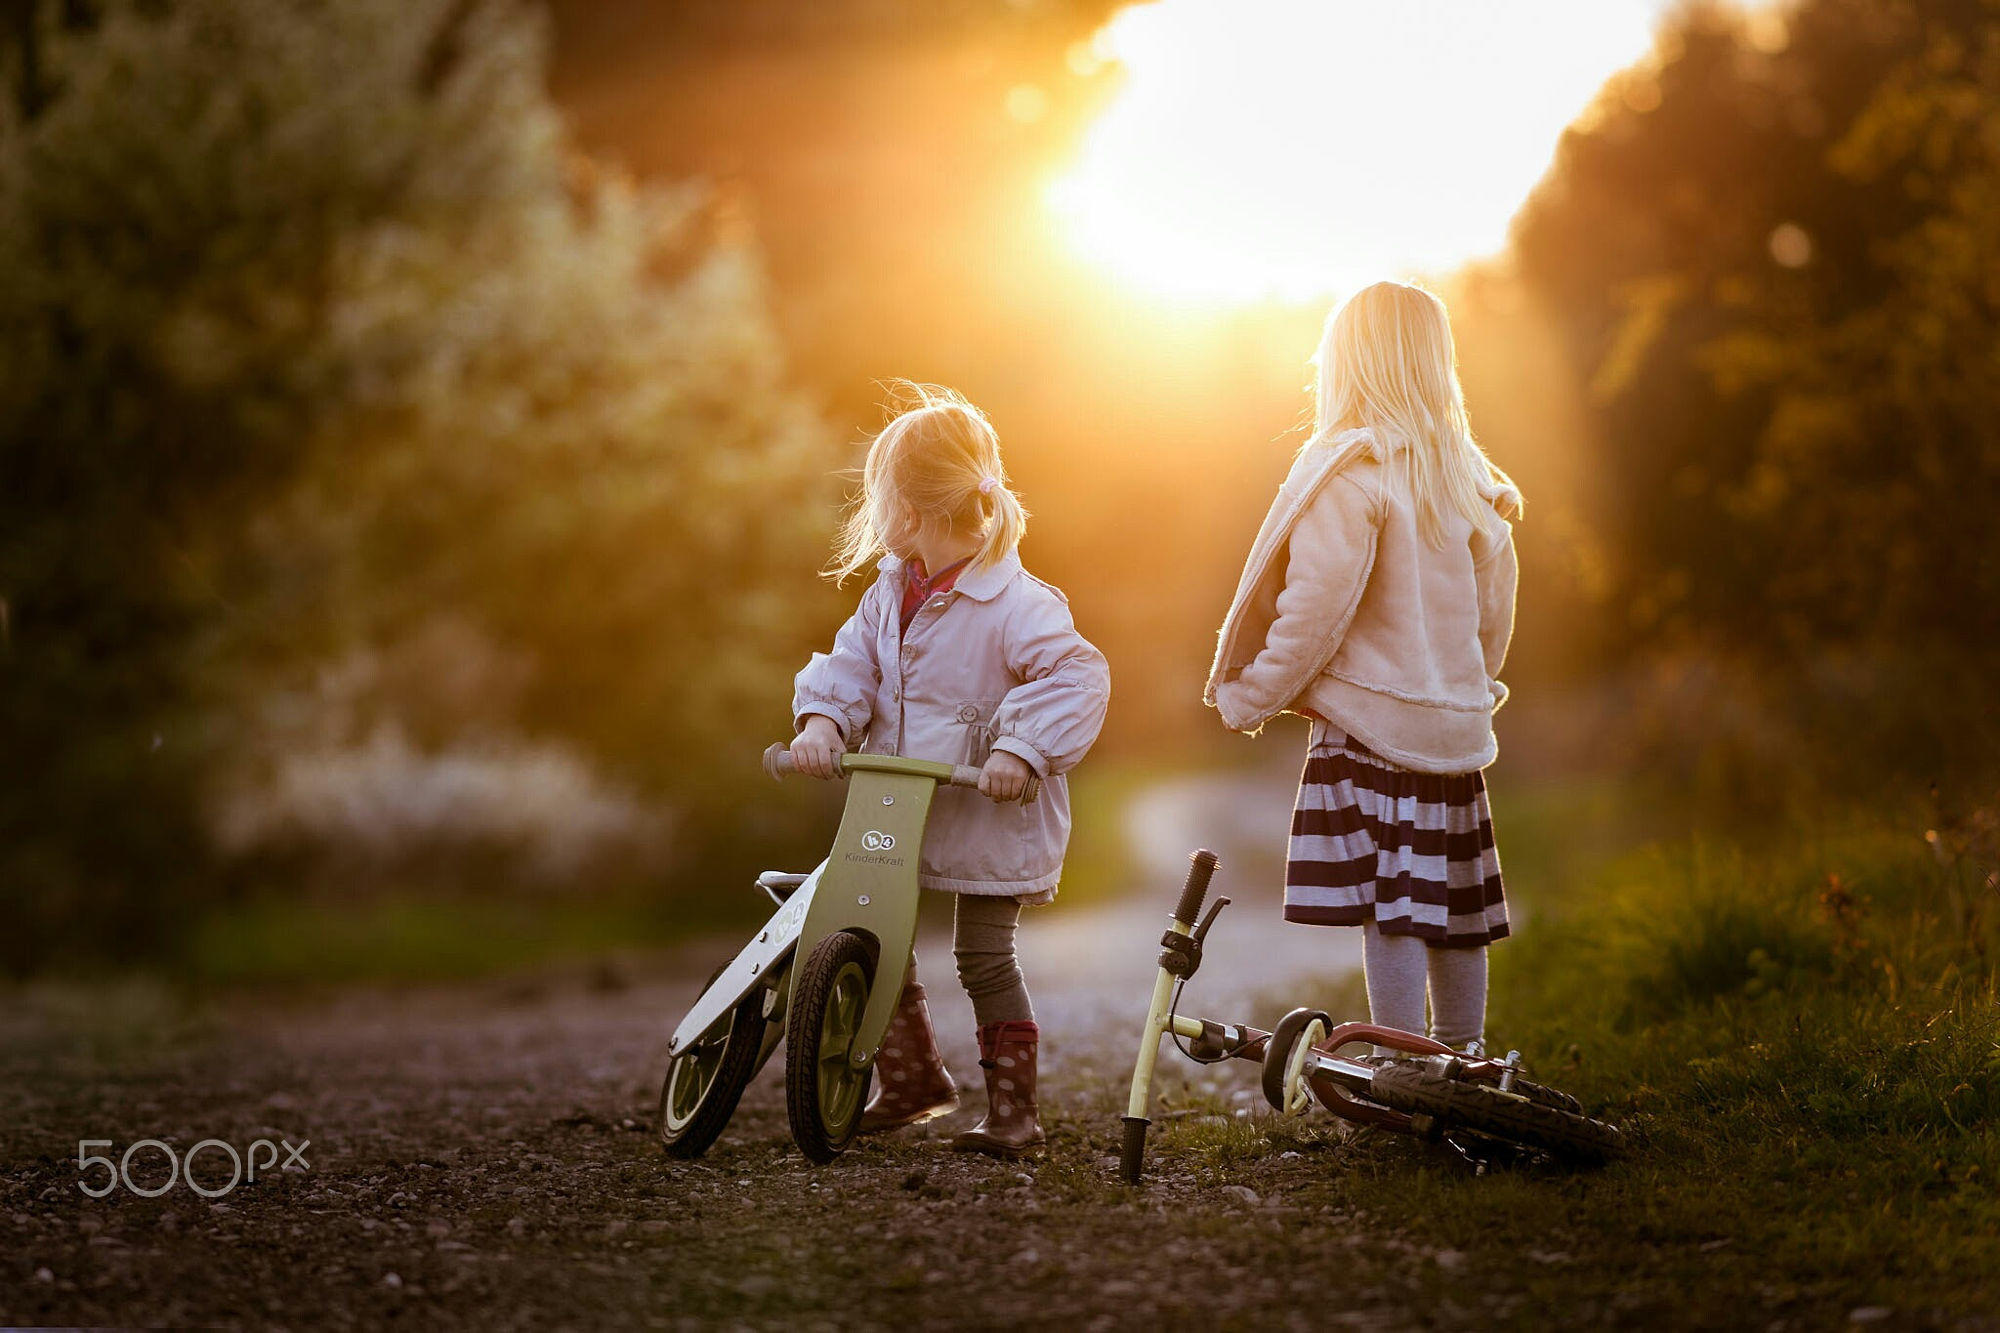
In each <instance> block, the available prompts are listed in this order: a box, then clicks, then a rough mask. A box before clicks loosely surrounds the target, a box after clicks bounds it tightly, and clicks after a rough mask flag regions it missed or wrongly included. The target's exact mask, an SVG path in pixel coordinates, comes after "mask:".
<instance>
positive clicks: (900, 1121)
mask: <svg viewBox="0 0 2000 1333" xmlns="http://www.w3.org/2000/svg"><path fill="white" fill-rule="evenodd" d="M957 1109H958V1085H957V1084H956V1083H953V1082H952V1081H951V1071H950V1070H948V1069H946V1068H945V1067H944V1056H942V1055H941V1054H939V1053H938V1047H937V1036H936V1034H934V1033H933V1032H932V1030H931V1010H930V1006H929V1005H928V1004H926V1003H924V988H923V987H922V986H920V985H918V984H917V974H916V971H915V969H914V968H913V969H912V970H911V972H910V976H909V979H908V980H907V981H905V982H904V983H903V994H902V997H901V998H900V999H899V1000H897V1002H896V1014H895V1017H893V1018H891V1019H890V1020H889V1031H888V1032H887V1033H886V1034H884V1036H883V1038H882V1049H881V1050H880V1051H879V1052H877V1053H876V1056H875V1095H874V1096H873V1097H871V1098H870V1099H869V1101H868V1105H867V1106H866V1107H864V1108H863V1109H862V1112H861V1123H860V1124H859V1125H857V1126H856V1127H855V1133H857V1134H880V1133H883V1132H885V1131H887V1130H891V1129H901V1128H903V1127H904V1126H905V1125H920V1124H922V1123H923V1122H924V1121H926V1120H931V1119H935V1118H936V1117H938V1116H941V1115H948V1114H950V1113H951V1112H953V1111H956V1110H957Z"/></svg>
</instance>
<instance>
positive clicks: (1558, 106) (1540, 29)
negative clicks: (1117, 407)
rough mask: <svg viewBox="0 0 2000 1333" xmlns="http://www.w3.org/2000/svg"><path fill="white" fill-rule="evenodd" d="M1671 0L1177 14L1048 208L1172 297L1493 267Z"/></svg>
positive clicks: (1137, 62)
mask: <svg viewBox="0 0 2000 1333" xmlns="http://www.w3.org/2000/svg"><path fill="white" fill-rule="evenodd" d="M1659 9H1660V5H1659V3H1658V0H1229V2H1228V3H1224V0H1159V2H1158V3H1155V4H1150V5H1142V6H1138V7H1135V8H1131V9H1127V10H1125V11H1123V12H1122V13H1121V14H1120V15H1119V16H1118V17H1117V18H1116V19H1114V20H1113V21H1112V22H1111V23H1110V24H1109V25H1108V26H1107V27H1106V28H1105V29H1104V30H1103V31H1102V32H1100V33H1099V34H1098V36H1097V38H1096V40H1095V41H1094V42H1093V44H1092V46H1091V48H1090V54H1092V55H1093V56H1095V57H1096V58H1098V59H1104V60H1112V61H1116V62H1118V64H1119V65H1120V66H1122V68H1123V70H1124V80H1125V81H1124V84H1123V86H1122V87H1121V88H1120V90H1119V91H1118V93H1117V94H1116V95H1115V97H1114V99H1113V101H1112V103H1111V105H1110V106H1109V107H1108V108H1107V109H1106V110H1105V112H1104V114H1103V116H1102V118H1101V119H1100V120H1099V121H1098V122H1097V123H1096V124H1095V125H1094V126H1092V127H1091V129H1090V131H1089V132H1088V134H1087V136H1086V137H1085V140H1084V143H1083V147H1082V151H1081V153H1080V154H1079V156H1078V159H1077V161H1076V163H1075V165H1074V167H1073V168H1072V169H1071V170H1070V171H1069V172H1068V173H1067V174H1065V175H1064V176H1063V177H1062V178H1061V179H1060V180H1058V181H1057V182H1056V183H1055V184H1054V185H1053V186H1051V187H1050V192H1049V204H1050V206H1051V207H1052V208H1053V209H1054V211H1055V212H1056V213H1057V214H1058V215H1059V216H1060V217H1061V218H1062V219H1063V222H1064V225H1065V229H1066V231H1067V233H1068V235H1069V238H1070V240H1071V242H1072V243H1073V244H1074V245H1075V246H1076V247H1077V248H1078V249H1079V250H1080V251H1081V252H1082V253H1083V254H1085V255H1087V256H1089V257H1090V258H1091V259H1092V260H1094V261H1095V262H1097V263H1098V264H1100V265H1101V266H1103V267H1104V268H1105V269H1107V270H1108V271H1110V272H1111V273H1113V274H1115V275H1116V276H1118V277H1119V278H1121V279H1123V280H1125V281H1127V282H1130V283H1132V284H1135V285H1137V286H1139V287H1142V288H1144V289H1146V290H1149V291H1152V292H1155V293H1157V294H1160V295H1164V296H1169V297H1175V298H1185V299H1195V300H1221V301H1248V300H1256V299H1260V298H1265V297H1277V298H1280V299H1288V300H1305V299H1310V298H1314V297H1324V296H1327V295H1335V294H1340V293H1343V292H1346V291H1350V290H1352V289H1353V288H1355V287H1358V286H1360V285H1361V284H1362V283H1365V282H1367V281H1371V280H1373V279H1375V278H1377V277H1382V276H1396V275H1409V274H1414V273H1418V272H1436V271H1440V270H1443V269H1448V268H1452V267H1455V266H1457V265H1458V264H1461V263H1463V262H1464V261H1466V260H1468V259H1472V258H1476V257H1478V256H1480V255H1483V254H1489V253H1491V252H1493V251H1495V250H1497V249H1499V248H1500V246H1501V245H1502V243H1503V242H1504V241H1505V239H1506V234H1507V223H1508V219H1509V218H1511V217H1512V216H1513V214H1514V212H1515V210H1516V209H1517V208H1519V207H1520V204H1521V201H1522V200H1523V199H1524V198H1526V196H1527V194H1528V191H1529V189H1530V188H1531V187H1532V186H1533V185H1534V183H1535V181H1536V179H1537V178H1538V177H1540V175H1541V174H1542V172H1543V170H1544V169H1545V168H1546V167H1547V165H1548V162H1549V158H1550V155H1551V153H1552V152H1553V151H1554V149H1555V145H1556V140H1557V137H1558V136H1559V135H1560V134H1561V132H1562V129H1563V127H1564V126H1565V125H1566V124H1568V123H1569V122H1570V121H1571V120H1572V119H1574V118H1575V116H1576V115H1577V113H1578V112H1580V111H1582V110H1583V108H1584V106H1585V105H1586V104H1587V103H1588V102H1589V100H1590V98H1591V95H1592V94H1593V93H1594V92H1595V91H1596V90H1597V88H1598V86H1599V85H1600V84H1601V83H1603V81H1604V79H1605V78H1606V77H1607V76H1609V75H1610V74H1611V73H1612V72H1613V71H1614V70H1616V69H1618V68H1619V67H1620V66H1622V65H1625V64H1628V63H1630V62H1631V61H1633V60H1634V59H1636V58H1638V57H1639V56H1640V55H1642V54H1644V53H1645V51H1646V50H1647V48H1648V46H1649V44H1650V41H1651V34H1652V28H1653V23H1654V20H1655V19H1656V17H1657V15H1658V12H1659Z"/></svg>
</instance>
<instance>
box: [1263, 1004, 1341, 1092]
mask: <svg viewBox="0 0 2000 1333" xmlns="http://www.w3.org/2000/svg"><path fill="white" fill-rule="evenodd" d="M1314 1019H1318V1020H1319V1022H1320V1024H1321V1026H1322V1027H1324V1028H1325V1029H1326V1030H1327V1031H1329V1032H1331V1031H1332V1030H1333V1020H1332V1019H1331V1018H1329V1017H1327V1013H1326V1010H1324V1009H1294V1010H1292V1012H1290V1013H1289V1014H1286V1015H1285V1016H1284V1017H1283V1018H1281V1019H1279V1020H1278V1026H1277V1027H1276V1028H1275V1029H1274V1030H1273V1031H1272V1033H1271V1040H1270V1041H1268V1042H1266V1043H1265V1044H1264V1100H1265V1101H1267V1102H1269V1103H1270V1104H1271V1105H1272V1106H1273V1107H1275V1108H1276V1109H1278V1110H1280V1111H1282V1110H1284V1109H1285V1066H1286V1065H1287V1064H1290V1063H1291V1059H1292V1047H1294V1046H1296V1045H1297V1044H1298V1040H1299V1036H1300V1034H1301V1033H1303V1032H1304V1031H1305V1030H1306V1027H1307V1025H1309V1024H1310V1023H1311V1022H1312V1021H1313V1020H1314Z"/></svg>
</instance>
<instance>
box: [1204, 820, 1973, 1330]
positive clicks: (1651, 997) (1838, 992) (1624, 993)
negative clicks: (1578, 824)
mask: <svg viewBox="0 0 2000 1333" xmlns="http://www.w3.org/2000/svg"><path fill="white" fill-rule="evenodd" d="M1556 808H1558V807H1557V806H1555V805H1549V806H1548V807H1547V809H1548V810H1553V809H1556ZM1515 813H1516V814H1517V816H1518V818H1517V820H1516V824H1517V825H1518V828H1517V830H1516V831H1518V832H1519V833H1520V835H1521V836H1519V837H1517V838H1515V839H1514V840H1513V841H1511V842H1510V841H1508V840H1507V836H1508V835H1507V831H1505V830H1503V833H1502V838H1503V841H1502V850H1503V853H1504V854H1505V855H1506V856H1507V857H1508V858H1509V859H1508V870H1509V881H1510V886H1518V888H1510V892H1518V893H1519V896H1520V898H1521V901H1522V906H1523V907H1524V908H1525V909H1526V911H1525V913H1524V916H1525V918H1526V919H1525V921H1524V923H1523V928H1522V929H1521V931H1520V932H1519V934H1518V936H1517V937H1516V938H1515V939H1514V940H1511V941H1509V942H1507V943H1505V944H1503V945H1501V946H1499V947H1497V948H1495V949H1494V951H1493V955H1492V961H1493V990H1492V1008H1491V1014H1490V1019H1489V1023H1488V1031H1489V1034H1490V1035H1491V1037H1492V1039H1493V1041H1494V1042H1495V1044H1496V1045H1498V1046H1500V1047H1501V1048H1502V1049H1504V1048H1505V1047H1507V1046H1518V1047H1519V1048H1520V1049H1521V1050H1522V1051H1523V1052H1524V1053H1525V1055H1526V1056H1527V1058H1528V1061H1529V1064H1530V1065H1531V1066H1532V1067H1533V1068H1534V1069H1535V1070H1537V1071H1538V1076H1539V1077H1541V1078H1543V1079H1544V1080H1545V1081H1548V1082H1552V1083H1554V1084H1556V1085H1557V1086H1560V1087H1563V1088H1565V1089H1567V1090H1569V1091H1571V1092H1574V1093H1576V1094H1577V1095H1578V1096H1580V1097H1581V1098H1583V1099H1584V1101H1585V1103H1586V1104H1587V1105H1589V1106H1591V1107H1593V1108H1596V1109H1597V1110H1599V1111H1601V1112H1603V1113H1605V1114H1607V1115H1608V1116H1610V1117H1611V1118H1613V1119H1615V1120H1617V1121H1619V1122H1620V1123H1621V1124H1622V1125H1624V1126H1625V1127H1626V1129H1627V1131H1628V1136H1629V1138H1630V1139H1631V1141H1632V1149H1631V1151H1630V1152H1629V1153H1628V1155H1627V1156H1626V1157H1625V1158H1624V1159H1623V1160H1621V1161H1619V1162H1617V1163H1615V1164H1614V1165H1612V1166H1610V1167H1608V1168H1606V1169H1604V1170H1602V1171H1599V1172H1594V1173H1586V1174H1580V1175H1568V1174H1536V1173H1532V1172H1527V1173H1508V1174H1502V1175H1499V1176H1497V1177H1496V1176H1489V1177H1485V1178H1473V1177H1471V1176H1470V1175H1469V1174H1467V1173H1465V1172H1463V1171H1459V1170H1455V1169H1452V1168H1451V1167H1450V1166H1449V1165H1448V1164H1445V1163H1442V1162H1441V1161H1440V1160H1439V1159H1438V1158H1437V1157H1436V1156H1435V1155H1434V1154H1433V1153H1430V1152H1427V1151H1425V1150H1424V1149H1423V1148H1422V1147H1421V1146H1420V1145H1416V1144H1413V1143H1411V1142H1409V1141H1406V1140H1397V1139H1384V1138H1374V1139H1370V1140H1368V1141H1367V1143H1366V1145H1365V1149H1364V1150H1361V1151H1357V1152H1356V1153H1354V1154H1353V1156H1352V1166H1351V1169H1350V1170H1349V1171H1348V1172H1347V1173H1346V1175H1345V1177H1344V1178H1343V1182H1342V1185H1341V1187H1340V1191H1339V1193H1340V1195H1341V1198H1342V1200H1343V1202H1345V1203H1347V1204H1350V1205H1352V1206H1354V1207H1356V1208H1359V1209H1361V1210H1363V1211H1365V1212H1370V1213H1375V1214H1378V1215H1381V1216H1383V1217H1393V1218H1395V1219H1396V1220H1397V1223H1398V1225H1400V1226H1403V1227H1404V1228H1405V1229H1406V1230H1407V1231H1408V1232H1409V1234H1410V1235H1411V1236H1412V1238H1413V1239H1414V1240H1415V1241H1416V1242H1418V1243H1421V1244H1425V1245H1429V1246H1433V1247H1448V1248H1452V1249H1457V1250H1461V1251H1464V1252H1465V1253H1466V1255H1467V1256H1468V1257H1469V1261H1470V1262H1471V1264H1472V1270H1470V1271H1474V1272H1476V1271H1478V1270H1479V1269H1480V1268H1481V1267H1482V1266H1485V1267H1487V1268H1489V1269H1490V1270H1491V1271H1493V1272H1495V1273H1499V1272H1500V1271H1501V1270H1502V1269H1510V1270H1511V1271H1512V1273H1513V1274H1514V1275H1515V1276H1514V1277H1510V1278H1508V1279H1507V1280H1509V1281H1514V1280H1517V1279H1518V1280H1519V1281H1521V1282H1524V1283H1525V1284H1526V1287H1525V1294H1526V1295H1527V1297H1528V1298H1529V1301H1530V1302H1531V1303H1533V1302H1537V1301H1541V1300H1543V1299H1546V1300H1548V1301H1551V1302H1555V1303H1557V1304H1559V1305H1560V1306H1561V1308H1565V1309H1569V1310H1597V1311H1601V1312H1603V1313H1604V1314H1606V1315H1612V1314H1615V1312H1616V1311H1617V1310H1619V1309H1620V1308H1621V1305H1620V1302H1621V1301H1626V1300H1630V1299H1634V1298H1635V1297H1634V1293H1635V1292H1638V1293H1645V1292H1647V1291H1652V1292H1654V1293H1655V1294H1657V1293H1658V1292H1663V1291H1668V1290H1671V1289H1673V1288H1674V1287H1675V1285H1676V1284H1679V1285H1680V1286H1681V1288H1682V1290H1684V1291H1685V1306H1684V1309H1685V1312H1686V1317H1687V1322H1689V1323H1693V1324H1704V1325H1714V1326H1731V1325H1737V1324H1742V1323H1754V1324H1763V1323H1768V1322H1770V1321H1771V1320H1773V1319H1777V1318H1780V1317H1799V1316H1802V1315H1807V1317H1814V1318H1816V1317H1821V1316H1823V1315H1824V1314H1825V1313H1826V1312H1828V1311H1838V1310H1840V1309H1842V1308H1859V1307H1862V1306H1887V1307H1893V1308H1895V1309H1897V1310H1899V1311H1902V1312H1904V1313H1905V1316H1906V1317H1914V1318H1917V1319H1918V1320H1920V1321H1921V1320H1927V1319H1930V1318H1943V1317H1945V1316H1948V1315H1949V1316H1956V1315H1961V1314H1973V1313H1988V1314H1990V1312H1991V1311H1992V1310H1993V1309H1994V1307H1995V1304H1996V1302H2000V1278H1996V1277H1995V1274H2000V1193H1996V1191H1995V1188H1994V1181H1995V1177H1996V1173H2000V1135H1996V1133H1995V1128H1994V1126H1995V1124H1996V1121H2000V1008H1996V1000H2000V996H1996V991H1995V982H1994V969H1993V961H1994V959H1995V957H1996V956H2000V887H1996V884H2000V860H1996V856H1995V844H1994V840H1993V839H1992V838H1991V836H1990V829H1991V823H1990V821H1989V822H1988V823H1987V824H1985V825H1980V824H1979V823H1978V822H1977V820H1976V819H1975V821H1974V822H1973V824H1972V825H1971V827H1970V831H1967V827H1966V826H1964V825H1957V826H1955V827H1954V829H1952V830H1947V832H1946V834H1945V835H1943V836H1934V837H1931V838H1929V839H1928V840H1927V838H1926V836H1925V834H1926V830H1927V821H1931V817H1930V816H1928V815H1927V814H1926V813H1925V812H1923V811H1922V810H1921V809H1917V808H1914V807H1913V813H1912V814H1910V815H1909V816H1908V817H1899V816H1898V815H1897V814H1896V813H1894V812H1891V813H1887V814H1869V815H1865V816H1861V817H1857V818H1853V819H1849V820H1845V821H1839V820H1829V821H1828V822H1827V823H1826V824H1824V825H1822V826H1820V827H1817V828H1812V829H1804V830H1799V829H1792V830H1785V831H1783V832H1782V833H1776V834H1772V835H1770V836H1768V837H1767V838H1766V839H1765V840H1764V841H1763V842H1762V843H1761V844H1760V845H1757V846H1743V845H1726V844H1719V843H1716V842H1713V841H1709V840H1698V839H1685V838H1684V839H1681V840H1679V841H1676V842H1672V843H1668V844H1665V845H1662V844H1659V843H1654V844H1651V845H1648V846H1645V847H1643V848H1641V849H1640V850H1637V851H1634V852H1630V853H1627V854H1625V855H1619V856H1609V857H1606V858H1604V859H1602V860H1599V861H1597V862H1596V863H1595V864H1594V865H1593V864H1591V863H1590V859H1589V858H1588V857H1580V858H1577V859H1576V860H1575V861H1574V862H1573V863H1572V864H1569V865H1567V866H1565V867H1561V868H1558V867H1556V866H1555V865H1554V864H1553V863H1552V862H1550V861H1548V860H1547V859H1546V858H1547V857H1548V855H1549V853H1550V850H1551V844H1550V842H1549V840H1548V837H1547V835H1548V834H1549V832H1550V830H1551V828H1553V827H1554V825H1552V824H1550V823H1549V822H1548V821H1547V820H1546V819H1545V818H1544V817H1543V815H1544V813H1545V811H1544V810H1543V805H1542V802H1541V801H1540V798H1537V797H1532V796H1524V798H1523V799H1521V800H1520V801H1519V802H1518V809H1517V810H1516V811H1515ZM1538 820H1541V821H1542V822H1540V823H1539V824H1538ZM1933 822H1934V821H1933ZM1570 826H1571V827H1574V826H1575V824H1574V823H1573V822H1572V824H1571V825H1570ZM1509 827H1514V826H1509ZM1982 829H1984V830H1986V831H1985V832H1981V830H1982ZM1982 839H1984V841H1982ZM1243 1135H1244V1131H1243V1130H1241V1129H1239V1128H1237V1127H1234V1126H1221V1127H1218V1128H1217V1131H1216V1133H1215V1138H1216V1142H1215V1143H1213V1144H1212V1145H1208V1150H1209V1151H1210V1152H1212V1153H1213V1154H1215V1155H1217V1156H1218V1157H1227V1156H1229V1155H1230V1154H1231V1153H1233V1152H1237V1151H1243V1150H1246V1149H1244V1148H1243V1145H1239V1144H1236V1143H1235V1142H1234V1140H1235V1139H1236V1138H1241V1137H1243ZM1253 1149H1254V1145H1253ZM1527 1249H1536V1250H1541V1251H1546V1252H1549V1253H1551V1254H1559V1255H1560V1256H1561V1259H1560V1261H1559V1262H1553V1261H1552V1263H1551V1264H1550V1265H1549V1266H1548V1268H1547V1269H1546V1272H1545V1273H1542V1274H1540V1275H1539V1276H1538V1273H1537V1268H1536V1265H1535V1264H1533V1263H1529V1264H1527V1265H1525V1266H1524V1265H1523V1264H1522V1262H1521V1254H1522V1252H1523V1251H1524V1250H1527ZM1544 1288H1546V1289H1544ZM1648 1299H1650V1298H1648ZM1746 1302H1747V1304H1746ZM1808 1312H1811V1314H1810V1315H1808Z"/></svg>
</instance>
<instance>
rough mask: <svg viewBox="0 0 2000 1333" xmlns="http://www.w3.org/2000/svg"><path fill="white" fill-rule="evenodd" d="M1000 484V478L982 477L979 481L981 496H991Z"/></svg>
mask: <svg viewBox="0 0 2000 1333" xmlns="http://www.w3.org/2000/svg"><path fill="white" fill-rule="evenodd" d="M999 484H1000V478H998V477H981V478H980V479H979V493H980V494H981V495H991V494H993V490H994V488H995V487H997V486H998V485H999Z"/></svg>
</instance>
